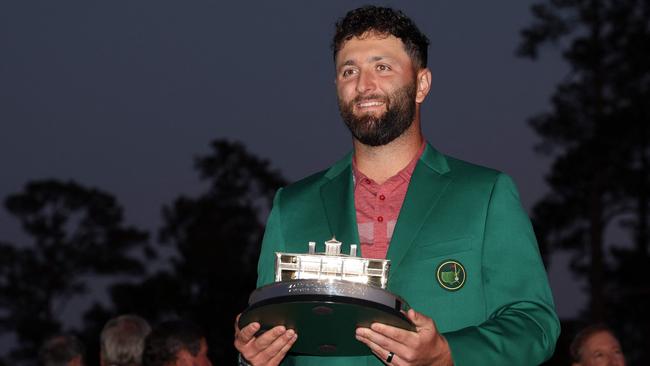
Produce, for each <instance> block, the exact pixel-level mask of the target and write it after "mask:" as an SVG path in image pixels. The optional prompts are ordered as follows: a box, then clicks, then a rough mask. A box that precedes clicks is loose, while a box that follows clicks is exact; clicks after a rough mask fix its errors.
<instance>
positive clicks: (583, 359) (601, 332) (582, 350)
mask: <svg viewBox="0 0 650 366" xmlns="http://www.w3.org/2000/svg"><path fill="white" fill-rule="evenodd" d="M570 351H571V357H572V358H573V366H597V365H606V366H625V356H623V351H622V350H621V345H620V344H619V342H618V339H616V336H615V335H614V332H612V330H611V329H610V328H608V327H607V326H605V325H601V324H598V325H592V326H589V327H587V328H585V329H583V330H581V331H580V332H579V333H578V334H577V335H576V336H575V338H574V339H573V342H571V348H570Z"/></svg>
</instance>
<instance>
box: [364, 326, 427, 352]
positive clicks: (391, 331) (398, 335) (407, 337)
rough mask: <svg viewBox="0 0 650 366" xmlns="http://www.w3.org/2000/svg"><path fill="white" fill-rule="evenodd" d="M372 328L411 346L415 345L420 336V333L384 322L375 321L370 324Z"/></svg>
mask: <svg viewBox="0 0 650 366" xmlns="http://www.w3.org/2000/svg"><path fill="white" fill-rule="evenodd" d="M370 329H371V330H372V331H374V332H376V333H379V334H381V335H383V336H385V337H388V338H390V339H392V340H394V341H396V342H398V343H401V344H405V345H408V346H411V347H414V346H415V345H416V343H415V342H417V338H418V335H417V333H415V332H411V331H410V330H405V329H402V328H397V327H393V326H391V325H386V324H382V323H373V324H371V325H370Z"/></svg>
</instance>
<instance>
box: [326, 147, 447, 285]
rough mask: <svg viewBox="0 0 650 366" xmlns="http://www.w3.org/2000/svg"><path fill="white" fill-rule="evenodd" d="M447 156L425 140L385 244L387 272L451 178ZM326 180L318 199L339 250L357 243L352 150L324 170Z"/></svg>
mask: <svg viewBox="0 0 650 366" xmlns="http://www.w3.org/2000/svg"><path fill="white" fill-rule="evenodd" d="M449 171H450V168H449V165H448V163H447V159H446V158H445V156H444V155H443V154H441V153H440V152H438V151H437V150H436V149H434V148H433V147H432V146H431V145H430V144H427V146H426V148H425V149H424V152H423V153H422V156H421V157H420V160H419V162H418V164H417V165H416V167H415V170H414V171H413V176H412V177H411V182H410V183H409V188H408V190H407V192H406V197H405V198H404V203H403V205H402V209H401V210H400V214H399V218H398V220H397V224H396V226H395V231H394V233H393V237H392V239H391V242H390V246H389V248H388V254H387V259H390V260H391V273H394V272H395V270H396V269H397V268H398V267H399V265H400V263H401V261H402V259H403V258H404V255H405V254H406V252H407V251H408V249H409V248H410V246H411V244H412V243H413V241H414V239H415V238H416V236H417V234H418V233H419V231H420V229H421V228H422V225H424V223H425V221H426V218H427V216H428V215H429V212H431V210H433V208H434V206H435V205H436V203H437V201H438V199H439V198H440V196H441V195H442V194H443V192H444V191H445V189H446V187H447V185H448V184H449V182H450V181H451V178H449V176H448V175H447V173H448V172H449ZM325 178H327V180H328V181H327V182H326V183H324V184H323V186H322V187H321V199H322V202H323V207H324V208H325V214H326V216H327V221H328V225H329V229H330V233H331V234H332V236H336V238H337V239H338V240H339V241H341V242H343V247H342V248H341V249H342V250H341V252H342V253H348V252H349V246H350V243H353V244H354V243H359V232H358V229H357V219H356V211H355V207H354V187H353V179H352V153H351V152H350V153H348V154H347V155H346V156H345V157H343V158H342V159H341V160H339V161H338V162H336V163H335V164H334V165H332V167H330V169H329V170H328V171H327V172H326V173H325Z"/></svg>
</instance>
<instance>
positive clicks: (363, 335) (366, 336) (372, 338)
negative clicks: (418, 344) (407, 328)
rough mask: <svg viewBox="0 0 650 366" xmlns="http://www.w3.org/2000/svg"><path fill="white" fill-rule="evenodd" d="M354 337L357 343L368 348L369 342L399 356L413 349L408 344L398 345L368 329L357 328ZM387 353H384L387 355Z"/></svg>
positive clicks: (396, 342)
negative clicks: (359, 342) (361, 343)
mask: <svg viewBox="0 0 650 366" xmlns="http://www.w3.org/2000/svg"><path fill="white" fill-rule="evenodd" d="M356 336H357V339H358V340H359V341H361V342H363V343H365V344H366V345H368V347H370V344H369V343H370V342H371V343H374V344H376V345H378V346H379V347H381V348H383V349H384V350H388V351H393V352H395V353H399V354H405V353H406V352H408V349H409V348H413V346H411V345H409V344H404V343H400V342H398V341H396V340H394V339H392V338H389V337H387V336H385V335H383V334H381V333H378V332H375V331H373V330H372V329H368V328H357V331H356ZM366 341H367V342H366ZM388 351H387V352H386V353H388Z"/></svg>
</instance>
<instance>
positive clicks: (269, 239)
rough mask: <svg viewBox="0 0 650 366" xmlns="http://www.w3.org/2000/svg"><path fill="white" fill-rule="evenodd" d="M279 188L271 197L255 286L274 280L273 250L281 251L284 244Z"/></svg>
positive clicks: (280, 191)
mask: <svg viewBox="0 0 650 366" xmlns="http://www.w3.org/2000/svg"><path fill="white" fill-rule="evenodd" d="M281 193H282V188H280V189H279V190H278V191H277V192H276V194H275V198H274V199H273V208H271V213H270V214H269V218H268V220H267V222H266V230H265V231H264V239H263V240H262V249H261V251H260V258H259V261H258V262H257V287H260V286H264V285H268V284H269V283H271V282H273V281H274V280H275V252H281V251H282V250H283V246H284V239H283V237H282V224H281V221H280V195H281Z"/></svg>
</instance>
